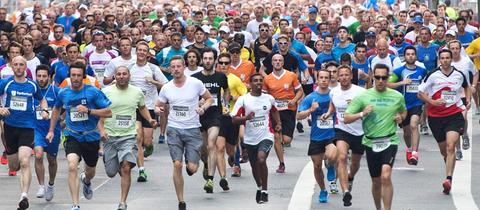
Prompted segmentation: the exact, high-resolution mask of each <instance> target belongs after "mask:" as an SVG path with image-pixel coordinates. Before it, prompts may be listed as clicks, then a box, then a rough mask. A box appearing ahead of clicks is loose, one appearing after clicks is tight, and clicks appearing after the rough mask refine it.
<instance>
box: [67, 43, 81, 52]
mask: <svg viewBox="0 0 480 210" xmlns="http://www.w3.org/2000/svg"><path fill="white" fill-rule="evenodd" d="M71 47H76V48H77V50H78V52H80V47H79V46H78V44H77V43H76V42H72V43H70V44H67V46H65V51H68V49H70V48H71Z"/></svg>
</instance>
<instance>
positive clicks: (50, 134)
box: [45, 131, 53, 143]
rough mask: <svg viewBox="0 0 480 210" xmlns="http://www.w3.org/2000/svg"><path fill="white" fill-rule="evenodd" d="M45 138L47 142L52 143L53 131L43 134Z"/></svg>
mask: <svg viewBox="0 0 480 210" xmlns="http://www.w3.org/2000/svg"><path fill="white" fill-rule="evenodd" d="M45 139H47V140H48V142H49V143H52V140H53V131H48V133H47V136H45Z"/></svg>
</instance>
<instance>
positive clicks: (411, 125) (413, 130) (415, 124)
mask: <svg viewBox="0 0 480 210" xmlns="http://www.w3.org/2000/svg"><path fill="white" fill-rule="evenodd" d="M409 127H410V130H411V131H412V133H413V132H416V131H417V130H418V123H412V124H410V125H409Z"/></svg>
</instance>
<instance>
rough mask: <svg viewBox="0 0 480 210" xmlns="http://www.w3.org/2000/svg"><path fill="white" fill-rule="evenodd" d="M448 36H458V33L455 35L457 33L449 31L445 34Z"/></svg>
mask: <svg viewBox="0 0 480 210" xmlns="http://www.w3.org/2000/svg"><path fill="white" fill-rule="evenodd" d="M446 35H452V36H457V33H455V31H453V30H447V32H445V36H446Z"/></svg>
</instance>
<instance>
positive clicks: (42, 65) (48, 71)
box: [35, 64, 53, 77]
mask: <svg viewBox="0 0 480 210" xmlns="http://www.w3.org/2000/svg"><path fill="white" fill-rule="evenodd" d="M42 70H45V71H47V74H48V77H51V76H52V75H53V74H52V72H50V67H49V66H48V65H45V64H40V65H38V66H37V69H36V70H35V74H38V71H42Z"/></svg>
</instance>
